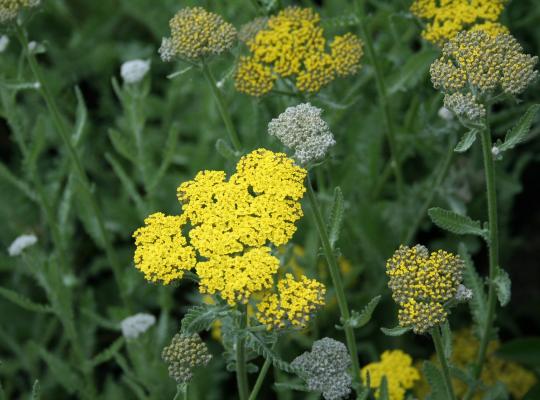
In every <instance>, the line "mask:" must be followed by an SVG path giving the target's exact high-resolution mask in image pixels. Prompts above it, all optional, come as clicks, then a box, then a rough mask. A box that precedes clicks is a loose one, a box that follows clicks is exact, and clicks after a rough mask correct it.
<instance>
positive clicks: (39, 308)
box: [0, 287, 54, 314]
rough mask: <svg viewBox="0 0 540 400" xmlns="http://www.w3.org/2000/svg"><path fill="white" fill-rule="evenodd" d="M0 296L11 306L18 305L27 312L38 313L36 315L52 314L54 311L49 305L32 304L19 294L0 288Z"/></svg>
mask: <svg viewBox="0 0 540 400" xmlns="http://www.w3.org/2000/svg"><path fill="white" fill-rule="evenodd" d="M0 296H2V297H3V298H5V299H6V300H9V301H10V302H12V303H13V304H16V305H18V306H19V307H21V308H24V309H25V310H27V311H32V312H38V313H46V314H49V313H54V310H53V308H52V307H51V306H49V305H44V304H38V303H34V302H33V301H32V300H30V299H29V298H28V297H26V296H23V295H22V294H20V293H17V292H15V291H13V290H11V289H7V288H4V287H0Z"/></svg>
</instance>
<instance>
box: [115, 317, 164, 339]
mask: <svg viewBox="0 0 540 400" xmlns="http://www.w3.org/2000/svg"><path fill="white" fill-rule="evenodd" d="M155 323H156V317H154V316H153V315H152V314H146V313H138V314H135V315H132V316H130V317H127V318H124V319H123V320H122V322H121V323H120V327H121V328H122V335H124V337H125V338H126V339H137V338H138V337H139V336H140V335H142V334H143V333H145V332H146V331H147V330H148V329H150V327H151V326H152V325H154V324H155Z"/></svg>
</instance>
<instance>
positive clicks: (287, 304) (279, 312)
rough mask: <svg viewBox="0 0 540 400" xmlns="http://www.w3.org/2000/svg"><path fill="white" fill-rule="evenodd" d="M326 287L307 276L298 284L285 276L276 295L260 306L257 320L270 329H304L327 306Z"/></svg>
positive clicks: (270, 294)
mask: <svg viewBox="0 0 540 400" xmlns="http://www.w3.org/2000/svg"><path fill="white" fill-rule="evenodd" d="M325 294H326V289H325V287H324V285H323V284H322V283H320V282H317V281H316V280H314V279H309V278H307V277H305V276H302V277H300V279H298V280H296V279H295V278H294V276H293V275H292V274H286V275H285V278H283V279H281V280H279V282H278V284H277V290H276V292H275V293H268V294H267V295H266V296H265V297H264V298H263V299H262V300H261V302H260V303H259V304H258V305H257V311H258V312H257V319H258V320H259V321H260V322H261V323H262V324H264V325H267V327H268V329H269V330H270V329H273V328H275V329H282V328H287V327H293V328H304V327H305V326H306V325H307V323H308V322H309V320H310V319H311V317H312V316H313V314H315V312H316V311H317V310H318V309H319V308H320V307H322V306H323V305H324V297H325Z"/></svg>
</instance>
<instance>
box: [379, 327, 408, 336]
mask: <svg viewBox="0 0 540 400" xmlns="http://www.w3.org/2000/svg"><path fill="white" fill-rule="evenodd" d="M410 330H412V328H411V327H409V326H396V327H394V328H384V327H383V328H381V331H382V333H384V334H385V335H386V336H401V335H403V334H405V333H407V332H409V331H410Z"/></svg>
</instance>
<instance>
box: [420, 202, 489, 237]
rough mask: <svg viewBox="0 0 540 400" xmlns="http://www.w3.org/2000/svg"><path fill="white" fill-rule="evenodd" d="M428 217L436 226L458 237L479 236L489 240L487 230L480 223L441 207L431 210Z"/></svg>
mask: <svg viewBox="0 0 540 400" xmlns="http://www.w3.org/2000/svg"><path fill="white" fill-rule="evenodd" d="M428 215H429V217H430V218H431V221H432V222H433V223H434V224H435V225H437V226H438V227H439V228H442V229H444V230H446V231H449V232H452V233H455V234H456V235H477V236H481V237H482V238H484V239H485V240H486V241H487V240H488V231H487V229H484V228H482V226H481V225H480V222H479V221H473V220H472V219H471V218H469V217H467V216H465V215H460V214H457V213H455V212H453V211H449V210H444V209H442V208H439V207H434V208H430V209H429V210H428Z"/></svg>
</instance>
